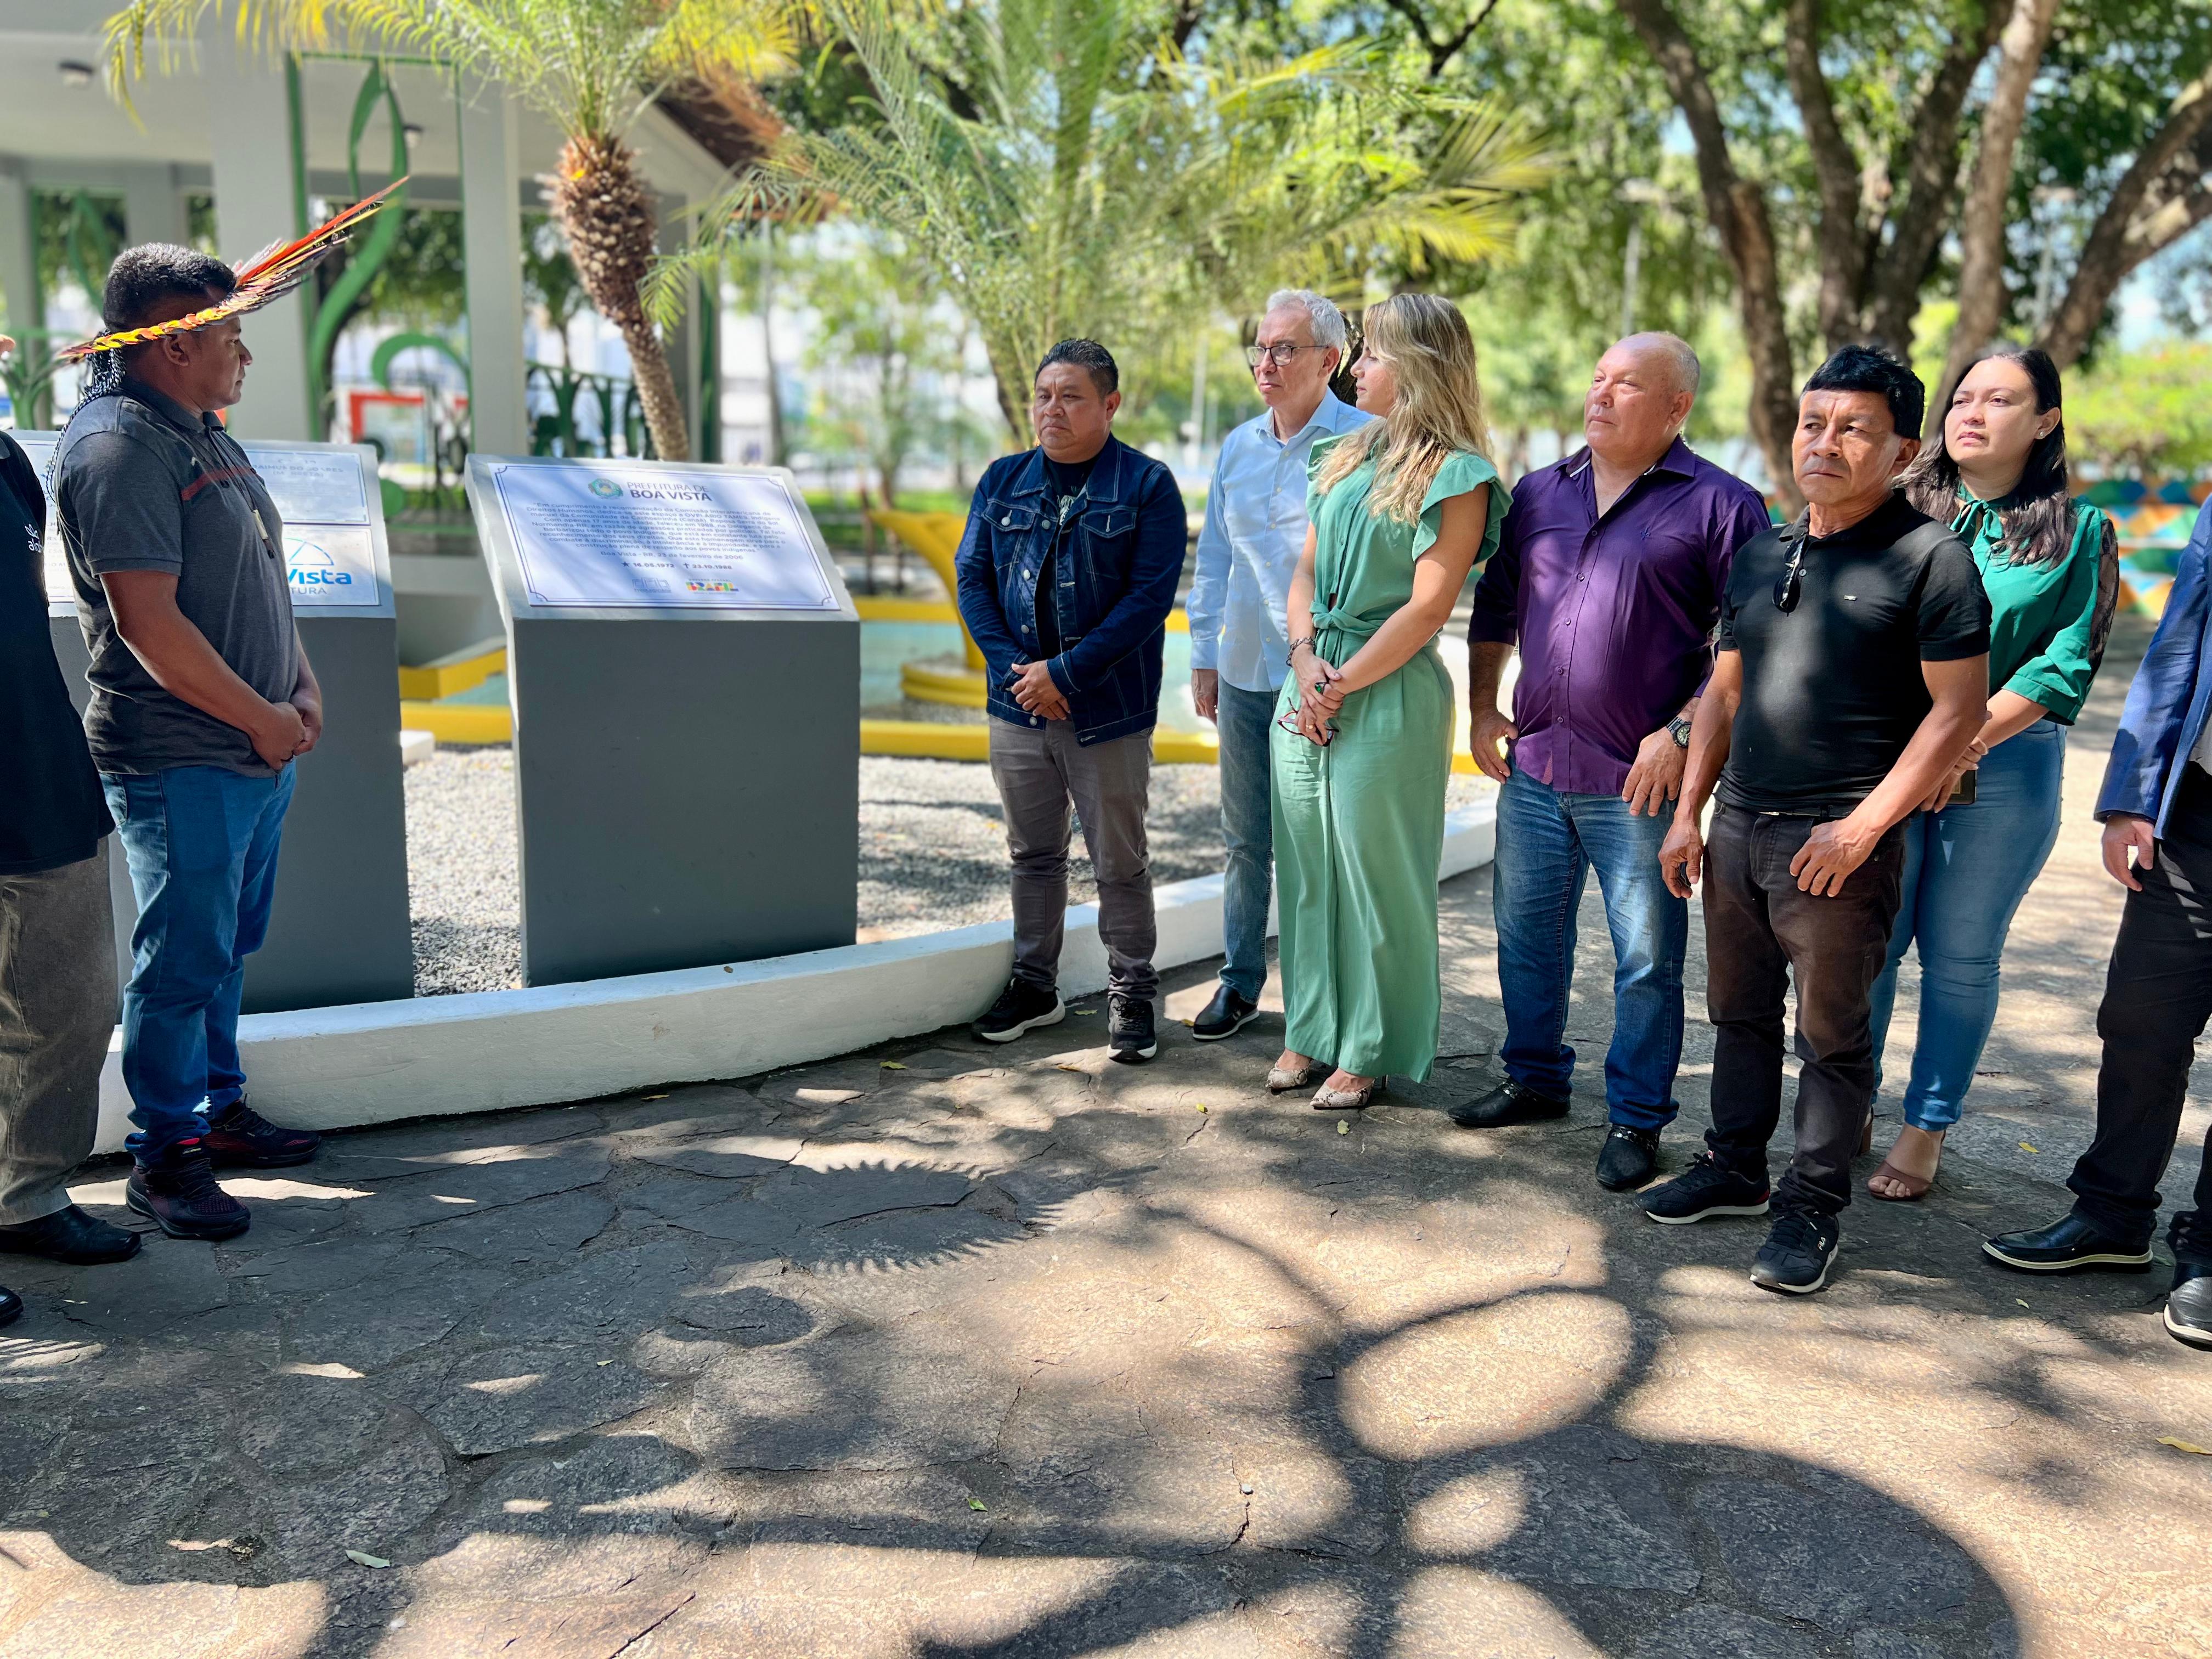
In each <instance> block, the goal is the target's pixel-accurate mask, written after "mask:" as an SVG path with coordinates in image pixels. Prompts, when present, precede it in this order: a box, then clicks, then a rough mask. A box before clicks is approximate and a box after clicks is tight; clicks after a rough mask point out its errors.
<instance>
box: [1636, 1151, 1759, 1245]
mask: <svg viewBox="0 0 2212 1659" xmlns="http://www.w3.org/2000/svg"><path fill="white" fill-rule="evenodd" d="M1641 1196H1642V1199H1643V1203H1644V1214H1646V1215H1648V1216H1650V1218H1652V1219H1653V1220H1654V1221H1657V1222H1662V1223H1664V1224H1665V1225H1668V1226H1669V1227H1680V1226H1683V1225H1686V1224H1687V1223H1690V1222H1692V1221H1703V1220H1704V1219H1705V1218H1706V1217H1707V1216H1709V1215H1765V1213H1766V1205H1767V1200H1768V1199H1769V1197H1770V1196H1771V1194H1770V1193H1769V1192H1768V1190H1767V1186H1766V1183H1765V1182H1763V1181H1753V1180H1752V1179H1751V1177H1750V1176H1740V1175H1737V1174H1735V1173H1734V1172H1733V1171H1731V1170H1723V1168H1721V1166H1720V1164H1718V1163H1717V1162H1716V1161H1715V1160H1714V1158H1713V1155H1712V1154H1711V1152H1699V1154H1698V1155H1697V1157H1696V1158H1692V1160H1691V1162H1690V1167H1689V1168H1688V1169H1686V1170H1683V1171H1682V1173H1681V1174H1680V1175H1678V1176H1675V1177H1674V1179H1673V1180H1672V1181H1668V1182H1662V1183H1661V1184H1659V1185H1658V1186H1656V1187H1654V1188H1650V1190H1649V1191H1648V1192H1645V1193H1644V1194H1642V1195H1641Z"/></svg>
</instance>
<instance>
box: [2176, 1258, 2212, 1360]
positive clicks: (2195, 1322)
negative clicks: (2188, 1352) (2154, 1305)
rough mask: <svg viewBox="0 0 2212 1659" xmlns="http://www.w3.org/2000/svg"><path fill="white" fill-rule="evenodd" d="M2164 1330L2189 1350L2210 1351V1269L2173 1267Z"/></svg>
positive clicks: (2183, 1264)
mask: <svg viewBox="0 0 2212 1659" xmlns="http://www.w3.org/2000/svg"><path fill="white" fill-rule="evenodd" d="M2166 1329H2167V1330H2169V1331H2171V1332H2172V1334H2173V1336H2174V1339H2175V1340H2177V1341H2180V1342H2186V1343H2187V1344H2188V1345H2189V1346H2191V1347H2192V1348H2212V1267H2207V1266H2205V1265H2204V1263H2203V1262H2201V1261H2177V1262H2175V1263H2174V1264H2173V1288H2172V1290H2171V1291H2167V1292H2166Z"/></svg>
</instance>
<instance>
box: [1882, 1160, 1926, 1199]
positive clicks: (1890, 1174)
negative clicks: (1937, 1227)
mask: <svg viewBox="0 0 2212 1659" xmlns="http://www.w3.org/2000/svg"><path fill="white" fill-rule="evenodd" d="M1885 1177H1886V1178H1887V1179H1888V1180H1891V1181H1894V1182H1897V1184H1898V1185H1899V1186H1900V1187H1902V1188H1905V1190H1904V1191H1903V1192H1901V1193H1878V1192H1876V1191H1875V1189H1874V1183H1875V1182H1877V1181H1881V1180H1882V1179H1884V1178H1885ZM1935 1184H1936V1177H1935V1176H1917V1175H1907V1174H1906V1173H1905V1171H1904V1170H1900V1169H1899V1168H1898V1167H1897V1166H1896V1165H1895V1164H1892V1163H1891V1162H1890V1161H1889V1160H1888V1159H1887V1158H1884V1159H1882V1161H1881V1168H1880V1169H1879V1170H1875V1172H1874V1173H1873V1174H1872V1175H1870V1176H1868V1177H1867V1196H1868V1197H1869V1198H1878V1199H1880V1200H1881V1201H1882V1202H1883V1203H1885V1204H1917V1203H1918V1202H1919V1201H1920V1200H1922V1199H1923V1198H1925V1197H1927V1196H1928V1189H1929V1188H1930V1187H1933V1186H1934V1185H1935Z"/></svg>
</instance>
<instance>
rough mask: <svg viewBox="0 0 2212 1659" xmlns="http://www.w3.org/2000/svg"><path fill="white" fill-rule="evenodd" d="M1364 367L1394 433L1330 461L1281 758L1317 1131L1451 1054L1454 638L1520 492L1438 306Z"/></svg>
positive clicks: (1420, 310) (1375, 345) (1406, 323)
mask: <svg viewBox="0 0 2212 1659" xmlns="http://www.w3.org/2000/svg"><path fill="white" fill-rule="evenodd" d="M1365 328H1366V343H1365V349H1364V350H1363V351H1362V353H1361V354H1360V357H1359V361H1358V362H1357V363H1355V364H1354V365H1353V366H1352V375H1353V378H1354V379H1355V380H1356V381H1357V382H1358V388H1359V392H1358V398H1359V407H1360V408H1362V409H1364V410H1367V411H1368V413H1370V414H1371V415H1376V416H1381V417H1382V418H1380V419H1379V420H1376V421H1372V422H1369V423H1368V424H1367V425H1365V426H1364V427H1361V428H1358V430H1357V431H1354V432H1352V433H1349V434H1346V435H1345V436H1343V437H1340V438H1328V439H1323V440H1322V441H1319V442H1317V443H1316V444H1315V445H1314V447H1313V456H1312V460H1311V463H1310V465H1311V467H1312V471H1313V492H1312V495H1311V496H1310V500H1309V501H1308V503H1307V512H1308V513H1309V514H1310V516H1311V518H1312V520H1313V528H1312V529H1311V530H1310V531H1309V532H1307V535H1306V545H1305V551H1304V553H1303V554H1302V555H1300V556H1299V559H1298V565H1297V572H1296V573H1295V574H1293V575H1292V577H1291V592H1290V609H1289V615H1288V617H1286V618H1285V621H1286V623H1287V626H1286V629H1285V632H1286V633H1287V634H1288V635H1289V637H1290V643H1289V646H1288V647H1287V651H1288V655H1289V658H1290V668H1291V674H1290V678H1288V679H1286V680H1285V682H1284V684H1283V690H1282V696H1281V700H1280V704H1279V715H1278V719H1277V722H1276V726H1275V729H1274V730H1273V732H1271V733H1270V736H1271V738H1272V739H1273V745H1274V749H1273V763H1274V814H1275V824H1276V830H1277V834H1276V841H1275V853H1276V861H1277V864H1278V866H1279V871H1280V880H1281V884H1282V902H1281V907H1280V914H1281V921H1282V956H1281V964H1282V973H1283V1003H1284V1007H1285V1013H1286V1015H1287V1020H1286V1026H1287V1029H1286V1030H1285V1044H1286V1046H1285V1048H1284V1050H1283V1053H1282V1055H1281V1057H1280V1058H1279V1060H1277V1061H1276V1063H1275V1065H1274V1066H1273V1069H1272V1070H1271V1071H1270V1072H1269V1073H1268V1074H1267V1087H1268V1088H1269V1089H1270V1090H1272V1091H1274V1092H1276V1093H1283V1092H1285V1091H1290V1090H1292V1089H1299V1088H1303V1087H1304V1086H1305V1085H1308V1084H1310V1083H1311V1082H1313V1080H1314V1079H1315V1078H1316V1076H1317V1075H1318V1074H1319V1073H1320V1071H1321V1069H1322V1066H1334V1068H1335V1069H1334V1072H1332V1073H1330V1074H1329V1076H1328V1079H1327V1080H1326V1081H1325V1082H1323V1083H1322V1085H1321V1087H1320V1089H1319V1090H1318V1091H1316V1093H1315V1095H1314V1097H1313V1104H1314V1107H1315V1109H1316V1110H1319V1111H1340V1110H1346V1109H1356V1108H1358V1107H1362V1106H1364V1105H1366V1104H1367V1103H1369V1102H1370V1100H1372V1099H1373V1098H1374V1097H1375V1093H1376V1090H1378V1089H1379V1088H1380V1087H1381V1086H1382V1084H1383V1079H1384V1078H1385V1077H1387V1076H1389V1075H1391V1074H1393V1073H1396V1074H1400V1075H1403V1076H1406V1077H1409V1078H1412V1079H1413V1080H1414V1081H1416V1082H1419V1081H1422V1080H1424V1079H1426V1078H1427V1076H1428V1074H1429V1068H1430V1066H1431V1065H1432V1064H1433V1063H1434V1062H1435V1060H1436V1054H1437V1021H1438V1019H1439V1018H1440V1016H1441V1013H1442V1010H1443V995H1442V989H1441V987H1440V984H1439V981H1438V970H1437V859H1438V858H1439V857H1440V856H1441V855H1442V854H1443V827H1444V786H1445V784H1446V782H1447V781H1449V778H1450V775H1451V744H1452V726H1453V716H1454V713H1455V708H1454V705H1455V702H1457V698H1456V696H1455V693H1454V689H1453V686H1452V679H1451V674H1450V672H1449V671H1448V670H1447V669H1446V668H1445V667H1444V664H1443V657H1442V656H1441V655H1440V654H1439V653H1438V652H1437V644H1436V640H1437V631H1438V630H1439V629H1442V628H1443V625H1444V624H1445V623H1447V622H1449V620H1450V619H1451V612H1452V606H1453V605H1454V604H1455V603H1456V601H1457V600H1458V598H1459V592H1460V589H1461V588H1462V586H1465V585H1466V582H1467V578H1468V572H1469V571H1470V570H1472V569H1473V568H1474V567H1475V566H1476V565H1477V564H1479V563H1480V562H1482V560H1483V559H1485V558H1486V557H1487V556H1489V554H1490V552H1491V551H1492V549H1494V548H1495V547H1496V546H1497V544H1498V522H1499V520H1501V519H1502V518H1503V517H1504V507H1505V489H1504V485H1503V484H1502V483H1499V482H1498V470H1497V468H1495V467H1494V466H1492V465H1491V462H1490V459H1489V457H1488V455H1487V454H1486V453H1485V451H1486V444H1487V441H1488V428H1487V426H1486V423H1485V422H1484V419H1483V413H1482V388H1481V386H1480V383H1479V382H1478V380H1476V376H1475V360H1474V340H1473V339H1472V338H1470V337H1468V331H1467V322H1466V319H1464V318H1462V316H1461V315H1460V313H1459V309H1458V307H1455V306H1454V305H1452V304H1451V303H1450V302H1449V301H1445V300H1441V299H1438V298H1437V297H1436V296H1435V295H1429V294H1399V295H1392V296H1391V297H1390V298H1389V299H1388V300H1385V301H1383V302H1382V303H1381V304H1379V305H1376V306H1372V307H1369V309H1368V312H1367V314H1366V319H1365Z"/></svg>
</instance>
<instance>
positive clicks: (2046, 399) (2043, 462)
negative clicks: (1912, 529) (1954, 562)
mask: <svg viewBox="0 0 2212 1659" xmlns="http://www.w3.org/2000/svg"><path fill="white" fill-rule="evenodd" d="M1992 358H1995V359H1996V360H1997V361H1999V362H2008V363H2010V364H2012V365H2013V366H2014V367H2015V368H2018V369H2019V370H2020V372H2021V374H2025V375H2027V383H2028V385H2029V386H2031V387H2033V389H2034V392H2035V412H2036V413H2037V414H2038V415H2047V414H2049V413H2050V412H2051V410H2054V409H2057V408H2058V407H2059V385H2058V365H2057V364H2056V363H2054V362H2051V358H2050V356H2049V355H2048V354H2047V353H2045V352H2041V351H2038V350H2037V349H2035V348H2034V347H2033V346H2015V345H1996V346H1991V347H1990V349H1988V350H1986V351H1984V352H1983V353H1982V355H1981V356H1978V357H1977V358H1975V359H1974V361H1975V362H1978V363H1985V362H1989V361H1990V359H1992ZM1953 391H1954V393H1955V392H1956V391H1957V388H1956V387H1955V386H1954V388H1953ZM1944 412H1945V413H1946V414H1947V415H1948V413H1949V410H1948V408H1947V409H1946V410H1945V411H1944ZM1904 483H1905V499H1906V500H1907V501H1911V503H1912V504H1913V506H1915V507H1918V508H1919V509H1920V510H1921V511H1922V512H1923V513H1926V514H1927V515H1928V516H1929V518H1931V519H1941V520H1943V522H1944V523H1946V524H1948V523H1950V522H1951V520H1954V519H1955V518H1957V517H1958V516H1959V508H1960V484H1959V463H1958V462H1957V461H1956V460H1954V459H1952V456H1951V452H1950V450H1949V448H1948V447H1947V446H1946V445H1945V443H1944V441H1943V424H1942V422H1940V421H1939V422H1936V435H1935V437H1934V438H1933V439H1931V440H1930V441H1929V444H1928V447H1926V448H1925V449H1923V450H1922V451H1921V452H1920V459H1917V460H1916V461H1915V462H1913V464H1912V465H1911V470H1910V471H1907V472H1906V473H1905V480H1904ZM1990 510H1991V511H1993V512H1994V513H1996V515H1997V523H1998V525H1999V526H2001V527H2002V530H2003V532H2004V554H2005V557H2006V559H2007V560H2008V561H2009V562H2012V563H2014V564H2057V562H2059V561H2060V560H2061V559H2063V558H2064V557H2065V556H2066V553H2067V550H2068V549H2069V548H2070V547H2072V546H2073V544H2074V503H2073V501H2072V500H2071V499H2070V498H2069V494H2068V490H2067V478H2066V422H2065V420H2064V419H2063V417H2062V418H2061V419H2060V420H2059V422H2058V424H2057V425H2056V426H2054V427H2052V428H2051V430H2050V431H2049V432H2048V433H2047V434H2045V435H2044V436H2042V437H2040V438H2038V439H2037V440H2036V441H2035V442H2034V443H2033V445H2032V446H2031V447H2029V449H2028V452H2027V470H2026V471H2023V472H2022V473H2021V475H2020V483H2018V484H2017V485H2015V487H2014V489H2013V492H2012V494H2011V495H2008V496H2007V497H2006V498H2005V504H2004V505H2003V506H2002V507H1997V506H1995V505H1994V504H1992V506H1991V509H1990Z"/></svg>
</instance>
